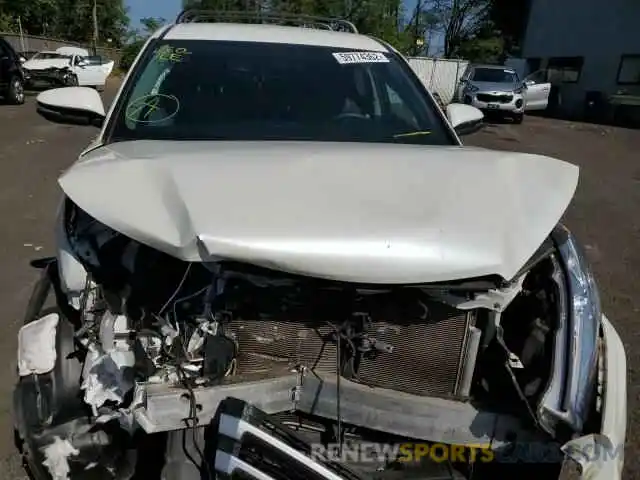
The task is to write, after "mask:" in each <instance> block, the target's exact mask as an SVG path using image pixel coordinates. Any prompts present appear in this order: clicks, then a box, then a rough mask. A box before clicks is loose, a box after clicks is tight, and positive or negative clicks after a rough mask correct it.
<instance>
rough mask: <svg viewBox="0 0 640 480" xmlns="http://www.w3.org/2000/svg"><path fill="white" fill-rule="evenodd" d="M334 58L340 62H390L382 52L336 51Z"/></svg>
mask: <svg viewBox="0 0 640 480" xmlns="http://www.w3.org/2000/svg"><path fill="white" fill-rule="evenodd" d="M333 56H334V58H335V59H336V60H337V61H338V63H340V64H342V65H346V64H349V63H389V59H388V58H387V57H386V56H385V55H384V53H381V52H335V53H334V54H333Z"/></svg>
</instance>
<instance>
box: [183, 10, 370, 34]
mask: <svg viewBox="0 0 640 480" xmlns="http://www.w3.org/2000/svg"><path fill="white" fill-rule="evenodd" d="M198 22H228V23H273V24H275V25H286V26H295V27H303V28H319V29H322V30H333V31H338V32H348V33H358V29H357V28H356V26H355V25H354V24H353V23H352V22H350V21H348V20H343V19H340V18H331V17H317V16H312V15H298V14H295V13H267V12H260V11H240V10H238V11H236V10H201V9H197V8H189V9H186V10H183V11H182V12H180V14H179V15H178V17H177V18H176V21H175V23H198Z"/></svg>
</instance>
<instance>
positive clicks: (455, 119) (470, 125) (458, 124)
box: [447, 103, 484, 135]
mask: <svg viewBox="0 0 640 480" xmlns="http://www.w3.org/2000/svg"><path fill="white" fill-rule="evenodd" d="M447 118H448V119H449V123H451V126H452V127H453V129H454V130H455V131H456V133H457V134H458V135H469V134H470V133H473V132H476V131H478V130H480V129H481V128H482V127H483V125H484V124H483V120H484V114H483V113H482V112H481V111H480V110H479V109H477V108H476V107H472V106H471V105H465V104H464V103H450V104H449V105H447Z"/></svg>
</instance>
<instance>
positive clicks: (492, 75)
mask: <svg viewBox="0 0 640 480" xmlns="http://www.w3.org/2000/svg"><path fill="white" fill-rule="evenodd" d="M472 80H473V81H474V82H490V83H512V84H513V83H517V82H518V76H517V75H516V72H514V71H513V70H508V69H502V68H475V69H474V70H473V78H472Z"/></svg>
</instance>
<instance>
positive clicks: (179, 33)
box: [156, 23, 389, 52]
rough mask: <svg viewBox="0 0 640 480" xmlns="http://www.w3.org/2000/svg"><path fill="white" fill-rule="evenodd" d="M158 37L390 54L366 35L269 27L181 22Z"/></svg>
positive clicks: (379, 43) (163, 31) (315, 29)
mask: <svg viewBox="0 0 640 480" xmlns="http://www.w3.org/2000/svg"><path fill="white" fill-rule="evenodd" d="M163 34H164V35H163ZM156 36H163V37H164V38H165V39H167V40H217V41H236V42H257V43H284V44H289V45H310V46H320V47H333V48H346V49H353V50H369V51H375V52H388V51H389V49H388V48H387V47H386V46H384V45H383V44H382V43H381V42H380V41H378V40H376V39H374V38H372V37H368V36H366V35H360V34H357V33H348V32H337V31H333V30H321V29H317V28H302V27H289V26H280V25H269V24H242V23H180V24H176V25H171V26H170V27H168V28H167V29H163V30H160V31H159V32H156Z"/></svg>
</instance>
